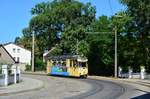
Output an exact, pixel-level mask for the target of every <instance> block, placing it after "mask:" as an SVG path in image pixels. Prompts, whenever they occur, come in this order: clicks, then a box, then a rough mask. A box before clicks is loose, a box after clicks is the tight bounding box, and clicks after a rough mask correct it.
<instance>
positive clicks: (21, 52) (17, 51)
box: [4, 43, 31, 65]
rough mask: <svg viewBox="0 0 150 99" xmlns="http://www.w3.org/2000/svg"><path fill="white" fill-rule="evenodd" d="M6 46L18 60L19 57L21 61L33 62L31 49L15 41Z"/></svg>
mask: <svg viewBox="0 0 150 99" xmlns="http://www.w3.org/2000/svg"><path fill="white" fill-rule="evenodd" d="M4 47H5V49H6V50H7V51H8V52H9V54H10V55H11V56H12V57H13V58H14V59H15V60H16V61H18V58H19V63H25V64H29V65H30V64H31V51H29V50H26V49H24V48H22V47H20V46H18V45H16V44H13V43H10V44H7V45H4Z"/></svg>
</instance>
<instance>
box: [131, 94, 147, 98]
mask: <svg viewBox="0 0 150 99" xmlns="http://www.w3.org/2000/svg"><path fill="white" fill-rule="evenodd" d="M131 99H150V93H146V94H143V95H140V96H137V97H133V98H131Z"/></svg>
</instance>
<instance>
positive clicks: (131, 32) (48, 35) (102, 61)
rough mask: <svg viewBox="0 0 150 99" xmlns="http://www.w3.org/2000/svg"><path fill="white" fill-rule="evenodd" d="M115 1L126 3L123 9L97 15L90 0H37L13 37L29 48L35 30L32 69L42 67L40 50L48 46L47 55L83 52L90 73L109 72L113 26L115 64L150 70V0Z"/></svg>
mask: <svg viewBox="0 0 150 99" xmlns="http://www.w3.org/2000/svg"><path fill="white" fill-rule="evenodd" d="M119 1H120V2H121V3H123V4H124V5H126V6H127V10H126V11H121V12H118V13H117V14H116V15H115V16H112V17H107V16H105V15H102V16H100V17H99V18H98V19H96V18H95V14H96V9H95V7H94V6H91V4H90V3H86V4H83V3H81V2H80V1H77V0H53V1H52V2H43V3H40V4H37V5H36V6H35V7H34V8H32V10H31V13H32V15H33V17H32V19H31V20H30V22H29V26H28V27H27V28H24V29H23V31H22V32H23V36H22V37H21V38H16V40H15V43H17V44H21V45H23V46H24V47H25V48H27V49H31V41H32V33H33V32H34V33H35V56H36V59H35V62H36V64H35V66H36V70H44V69H45V66H46V65H44V63H43V62H42V56H43V52H44V50H50V51H49V52H50V53H49V56H51V55H62V54H80V55H84V56H87V57H88V59H89V73H90V74H96V75H107V76H112V75H113V72H114V71H113V70H114V45H115V44H114V30H117V37H118V66H122V67H123V68H125V70H126V69H127V67H128V66H131V67H132V68H134V69H135V70H136V69H137V68H139V66H141V65H145V66H146V68H147V70H150V69H149V68H150V66H149V65H150V51H149V49H150V46H149V43H150V42H149V41H150V34H149V31H150V30H149V29H150V22H149V18H150V14H149V12H150V11H149V10H150V8H149V7H150V2H149V1H148V0H119ZM120 16H121V17H120ZM115 27H116V28H115ZM102 32H105V33H102ZM58 34H59V36H58ZM29 69H30V67H29ZM137 70H138V69H137Z"/></svg>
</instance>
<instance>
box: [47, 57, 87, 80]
mask: <svg viewBox="0 0 150 99" xmlns="http://www.w3.org/2000/svg"><path fill="white" fill-rule="evenodd" d="M87 61H88V59H87V58H86V57H81V56H78V55H73V56H69V55H67V56H66V55H62V56H52V57H49V58H48V61H47V73H48V74H50V75H62V76H74V77H84V78H86V77H87V75H88V64H87Z"/></svg>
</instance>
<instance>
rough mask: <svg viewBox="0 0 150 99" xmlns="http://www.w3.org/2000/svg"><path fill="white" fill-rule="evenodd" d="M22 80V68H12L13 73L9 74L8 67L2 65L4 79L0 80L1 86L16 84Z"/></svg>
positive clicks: (14, 66)
mask: <svg viewBox="0 0 150 99" xmlns="http://www.w3.org/2000/svg"><path fill="white" fill-rule="evenodd" d="M20 79H21V72H20V68H19V67H17V66H16V65H12V66H11V73H10V74H9V72H8V65H2V77H1V78H0V85H5V86H7V85H9V84H10V83H14V84H16V83H17V82H19V81H20Z"/></svg>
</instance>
